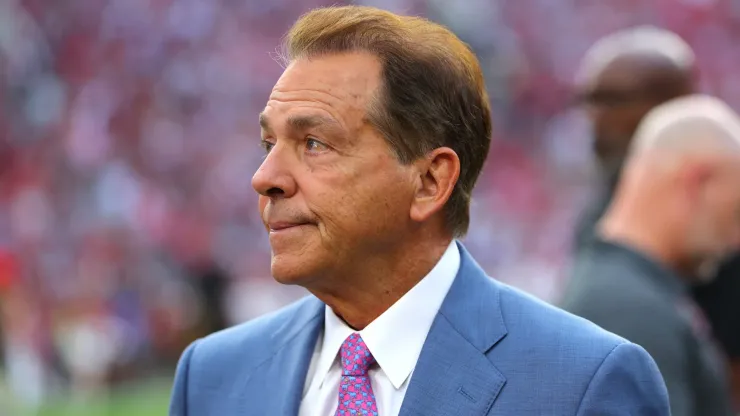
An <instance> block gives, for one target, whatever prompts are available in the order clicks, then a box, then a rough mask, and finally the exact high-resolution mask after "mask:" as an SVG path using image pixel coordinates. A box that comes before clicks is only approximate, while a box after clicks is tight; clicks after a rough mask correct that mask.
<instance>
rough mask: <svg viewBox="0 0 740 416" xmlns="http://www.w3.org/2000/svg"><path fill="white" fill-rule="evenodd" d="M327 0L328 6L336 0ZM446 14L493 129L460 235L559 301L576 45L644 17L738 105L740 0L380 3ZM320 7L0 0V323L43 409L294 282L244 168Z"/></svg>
mask: <svg viewBox="0 0 740 416" xmlns="http://www.w3.org/2000/svg"><path fill="white" fill-rule="evenodd" d="M331 3H336V2H331ZM356 3H363V4H367V5H373V6H379V7H383V8H386V9H389V10H392V11H396V12H403V13H406V14H422V15H426V16H428V17H430V18H432V19H433V20H436V21H439V22H441V23H443V24H446V25H448V26H449V27H450V28H451V29H453V30H454V31H455V32H456V33H458V35H459V36H460V37H461V38H462V39H463V40H465V41H466V42H468V43H469V44H470V45H471V46H472V47H473V49H474V50H475V51H476V53H477V54H478V56H479V57H480V60H481V62H482V64H483V66H484V68H485V72H486V75H487V78H488V89H489V92H490V96H491V100H492V103H493V109H494V122H495V137H494V145H493V146H492V150H491V155H490V157H489V159H488V163H487V167H486V170H485V173H484V175H483V176H482V178H481V181H480V183H479V186H478V188H477V193H476V195H475V199H474V204H473V207H472V210H473V212H472V224H473V226H472V227H471V232H470V234H469V235H468V236H467V238H466V241H467V244H468V246H469V248H470V249H471V251H472V252H473V253H474V254H477V257H478V258H479V259H483V260H484V263H483V266H484V268H486V270H487V271H488V272H489V274H491V275H492V276H495V277H496V278H499V279H500V280H502V281H505V282H507V283H511V284H513V285H515V286H519V287H521V288H524V289H525V290H527V291H530V292H532V293H534V294H535V295H537V296H539V297H542V298H544V299H546V300H554V299H556V298H557V296H558V293H559V288H560V287H561V286H562V277H561V276H562V275H563V271H564V269H565V268H566V267H567V262H568V259H569V256H570V241H571V239H572V236H573V228H574V223H575V221H576V219H577V217H578V214H579V212H580V209H581V208H582V207H583V206H584V205H585V204H586V202H587V201H588V198H589V196H590V191H589V190H590V185H591V184H592V182H593V179H594V174H593V172H594V170H593V168H592V166H591V161H590V133H589V126H588V124H587V122H586V121H585V119H584V116H583V114H581V113H580V112H579V111H578V110H576V109H574V108H572V107H571V106H570V104H571V102H570V97H571V91H570V85H571V82H572V79H573V76H574V72H575V69H576V66H577V64H578V61H579V59H580V58H581V56H582V55H583V53H584V52H585V50H586V49H587V48H588V47H589V46H590V45H591V44H592V43H593V41H594V40H596V39H597V38H599V37H601V36H603V35H605V34H607V33H609V32H612V31H614V30H616V29H619V28H622V27H626V26H630V25H635V24H642V23H652V24H657V25H660V26H663V27H666V28H668V29H670V30H673V31H675V32H677V33H679V34H680V35H682V36H683V37H684V38H685V39H686V40H687V41H688V42H689V43H690V44H691V45H692V46H693V47H694V48H695V50H696V52H697V56H698V60H699V66H700V70H701V75H702V80H703V84H702V85H703V88H704V90H705V91H706V92H710V93H713V94H717V95H719V96H720V97H722V98H724V99H726V100H727V101H728V102H730V103H731V104H733V105H735V106H736V108H738V107H740V77H738V76H737V74H736V68H738V67H739V66H740V48H737V47H736V46H735V45H734V41H733V39H737V38H738V36H740V3H738V2H734V1H732V0H651V1H645V0H561V1H551V0H508V1H507V0H466V1H457V2H450V1H444V0H374V1H363V2H356ZM324 4H326V2H322V1H319V0H273V1H257V0H247V1H233V0H76V1H70V2H62V1H53V0H4V1H0V308H1V310H2V315H1V316H2V319H1V320H0V327H1V330H0V333H1V334H2V340H3V341H2V350H3V353H4V362H5V366H4V368H5V373H6V379H7V381H8V382H9V384H10V385H11V386H12V387H13V388H15V389H16V391H15V394H16V395H18V396H19V397H23V398H25V400H27V401H29V402H38V401H40V400H42V399H43V397H44V396H45V395H47V394H49V393H50V392H51V391H53V390H55V389H62V388H66V387H69V386H71V387H72V388H73V391H74V392H76V393H79V394H83V395H84V394H91V393H93V394H94V393H96V392H97V391H98V389H99V388H100V387H101V386H106V385H109V384H110V383H114V382H117V381H120V380H129V379H132V378H136V377H142V376H145V375H148V374H151V373H152V372H153V371H155V372H156V371H157V369H158V368H159V367H160V366H163V367H164V368H167V369H168V371H169V369H170V368H171V367H168V366H171V365H173V363H174V362H175V360H176V359H177V357H178V356H179V354H180V353H181V351H182V349H183V347H184V346H185V345H187V344H188V343H189V342H190V341H192V340H193V339H194V338H195V337H197V336H201V335H203V334H205V333H208V332H210V331H213V330H216V329H219V328H222V327H224V326H226V325H230V324H233V323H236V322H241V321H244V320H246V319H248V318H251V317H254V316H256V315H259V314H261V313H263V312H265V311H268V310H271V309H274V308H276V307H277V306H280V305H283V304H285V303H287V302H289V301H290V300H292V299H295V298H297V297H299V296H301V295H302V293H303V292H302V291H301V290H300V289H296V288H290V287H281V286H278V285H277V284H274V283H273V282H272V281H271V278H270V276H269V246H268V245H267V239H266V238H265V236H264V235H263V233H264V230H263V228H262V224H261V221H260V218H259V215H258V212H257V209H256V194H255V192H254V191H253V190H252V187H251V183H250V180H251V176H252V174H253V172H254V171H255V169H256V167H257V166H258V164H259V162H260V160H261V157H262V155H263V151H262V150H261V149H260V148H259V146H258V145H259V126H258V125H257V123H256V114H257V113H258V112H259V111H260V110H261V108H262V106H263V105H264V102H265V101H266V98H267V96H268V94H269V91H270V88H271V87H272V85H273V84H274V82H275V80H276V79H277V77H278V76H279V74H280V73H281V70H282V68H281V67H280V66H279V65H278V63H277V62H276V60H275V59H274V58H275V56H276V54H279V49H278V46H279V43H280V38H281V36H282V34H283V33H284V32H285V31H286V30H287V29H288V28H289V26H290V24H291V23H292V22H293V21H294V20H295V18H296V17H297V16H298V15H299V14H301V13H302V12H304V11H306V10H308V9H310V8H311V7H315V6H320V5H324Z"/></svg>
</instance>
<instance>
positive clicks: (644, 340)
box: [562, 95, 740, 416]
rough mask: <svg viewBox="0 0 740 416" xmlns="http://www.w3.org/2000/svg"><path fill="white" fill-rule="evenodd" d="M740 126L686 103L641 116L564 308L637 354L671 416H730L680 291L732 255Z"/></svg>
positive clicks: (705, 335) (739, 242)
mask: <svg viewBox="0 0 740 416" xmlns="http://www.w3.org/2000/svg"><path fill="white" fill-rule="evenodd" d="M739 214H740V118H738V116H737V115H736V114H735V113H734V112H733V110H732V109H730V108H729V106H727V105H726V104H725V103H723V102H722V101H720V100H719V99H716V98H713V97H710V96H705V95H690V96H686V97H681V98H677V99H675V100H672V101H669V102H668V103H665V104H663V105H661V106H658V107H656V108H655V109H653V110H651V111H650V112H649V113H648V115H647V116H646V117H645V118H644V120H643V121H642V123H641V124H640V127H639V128H638V131H637V132H636V134H635V138H634V140H633V143H632V146H631V151H630V153H629V155H628V157H627V159H626V161H625V166H624V172H623V175H622V178H621V180H620V182H619V184H618V186H617V190H616V193H615V196H614V199H613V200H612V202H611V204H610V206H609V208H608V209H607V211H606V213H605V215H604V217H603V218H602V219H601V220H600V222H599V225H598V231H597V233H598V234H597V236H596V237H595V239H594V241H593V243H592V244H591V245H590V246H589V247H587V248H585V249H583V250H582V251H581V252H580V253H579V255H578V257H577V259H576V262H575V266H574V269H573V275H572V280H571V281H570V283H569V285H568V287H567V289H566V292H565V297H564V300H563V304H562V306H563V308H564V309H566V310H568V311H570V312H573V313H575V314H577V315H579V316H582V317H584V318H586V319H588V320H590V321H592V322H594V323H596V324H597V325H599V326H601V327H602V328H604V329H606V330H608V331H612V332H614V333H616V334H619V335H621V336H623V337H625V338H627V339H628V340H630V341H632V342H635V343H637V344H638V345H641V346H643V347H644V348H645V349H646V350H647V351H648V352H649V353H650V354H651V356H652V357H653V358H654V359H655V360H656V362H657V363H658V367H659V368H660V371H661V373H662V375H663V377H664V379H665V381H666V385H667V386H668V393H669V397H670V400H671V414H673V415H676V416H689V415H702V416H713V415H731V414H732V410H731V405H730V400H729V394H728V393H729V391H728V388H727V384H726V378H725V375H724V368H723V363H722V357H721V355H720V354H719V351H718V350H716V349H714V348H713V344H712V342H711V335H710V334H709V331H708V328H707V326H706V324H705V323H704V322H703V321H702V320H701V318H702V314H701V312H699V311H698V308H697V307H696V306H695V305H694V303H693V301H692V300H691V297H690V295H689V292H688V286H689V285H690V284H692V283H694V281H695V280H696V279H698V278H699V277H697V276H712V275H713V274H714V273H715V271H716V267H717V265H718V264H719V262H721V261H722V259H723V258H725V257H726V256H727V255H728V254H729V253H730V252H731V251H732V250H733V249H737V248H738V247H740V215H739Z"/></svg>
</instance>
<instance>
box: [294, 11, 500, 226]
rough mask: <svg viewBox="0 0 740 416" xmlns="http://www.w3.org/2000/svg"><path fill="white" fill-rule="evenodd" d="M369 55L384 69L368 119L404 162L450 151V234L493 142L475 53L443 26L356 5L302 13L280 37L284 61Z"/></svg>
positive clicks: (462, 220)
mask: <svg viewBox="0 0 740 416" xmlns="http://www.w3.org/2000/svg"><path fill="white" fill-rule="evenodd" d="M351 52H367V53H371V54H373V55H375V56H376V57H377V58H378V59H379V60H380V62H381V64H382V74H381V76H382V87H381V88H380V91H378V92H377V95H376V96H375V97H373V100H372V104H371V105H370V108H368V113H367V120H368V122H369V123H370V124H371V125H373V126H374V127H375V128H376V129H377V130H378V131H379V132H380V133H381V134H382V135H383V136H384V137H385V138H386V140H387V141H388V142H389V144H390V145H391V147H392V148H393V150H394V151H395V153H396V156H397V157H398V158H399V160H400V161H401V162H402V163H410V162H412V161H414V160H417V159H418V158H420V157H424V155H425V154H427V153H428V152H430V151H431V150H433V149H436V148H439V147H443V146H446V147H449V148H451V149H452V150H454V151H455V152H456V153H457V155H458V157H459V158H460V165H461V168H460V170H461V172H460V178H459V180H458V182H457V184H456V185H455V188H454V190H453V192H452V195H451V196H450V199H449V201H448V202H447V204H446V206H445V219H446V221H447V226H448V228H449V230H450V231H451V232H452V234H453V235H454V236H455V237H460V236H463V235H464V234H465V233H466V232H467V229H468V226H469V223H470V212H469V211H470V197H471V193H472V191H473V187H474V186H475V182H476V181H477V179H478V176H479V175H480V172H481V170H482V168H483V164H484V162H485V160H486V157H487V155H488V150H489V148H490V143H491V110H490V106H489V102H488V95H487V93H486V88H485V82H484V78H483V73H482V71H481V69H480V64H479V63H478V59H477V58H476V57H475V54H473V52H472V51H471V49H470V48H469V47H468V46H467V45H466V44H465V43H463V42H462V41H461V40H460V39H458V38H457V36H455V35H454V34H453V33H452V32H451V31H450V30H448V29H447V28H445V27H443V26H441V25H439V24H437V23H434V22H431V21H429V20H427V19H424V18H420V17H411V16H399V15H396V14H393V13H391V12H388V11H384V10H380V9H376V8H372V7H361V6H344V7H327V8H321V9H316V10H313V11H310V12H308V13H307V14H305V15H303V16H302V17H301V18H300V19H298V21H297V22H296V23H295V25H294V26H293V27H292V28H291V29H290V31H289V32H288V34H287V35H286V37H285V44H284V50H283V58H284V59H285V61H286V62H285V64H286V65H287V64H289V63H290V62H291V61H293V60H296V59H301V58H308V59H310V58H312V57H319V56H321V55H327V54H341V53H351Z"/></svg>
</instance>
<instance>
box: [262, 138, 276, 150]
mask: <svg viewBox="0 0 740 416" xmlns="http://www.w3.org/2000/svg"><path fill="white" fill-rule="evenodd" d="M260 147H261V148H262V149H264V150H265V153H270V150H272V148H273V147H275V143H271V142H268V141H267V140H265V139H262V141H261V142H260Z"/></svg>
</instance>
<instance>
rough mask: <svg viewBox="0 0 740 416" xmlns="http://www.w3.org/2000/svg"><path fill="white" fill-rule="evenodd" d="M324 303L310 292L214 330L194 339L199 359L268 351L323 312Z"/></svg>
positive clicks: (256, 355)
mask: <svg viewBox="0 0 740 416" xmlns="http://www.w3.org/2000/svg"><path fill="white" fill-rule="evenodd" d="M322 305H323V304H322V303H321V302H320V301H319V300H318V299H316V298H315V297H313V296H307V297H304V298H302V299H300V300H298V301H296V302H294V303H292V304H290V305H288V306H285V307H283V308H281V309H279V310H277V311H274V312H271V313H268V314H266V315H263V316H260V317H258V318H256V319H253V320H250V321H248V322H245V323H242V324H239V325H236V326H233V327H231V328H227V329H224V330H222V331H219V332H215V333H213V334H211V335H209V336H207V337H205V338H203V339H200V340H199V341H198V342H197V347H198V348H197V352H198V355H199V356H200V358H201V359H205V360H215V359H217V357H222V358H221V359H218V361H221V360H222V359H223V358H228V357H233V356H237V355H243V354H245V353H247V354H249V355H251V356H253V357H259V356H263V355H264V356H268V355H271V354H272V353H273V352H274V350H275V349H276V348H279V347H280V346H281V345H282V344H283V343H285V342H287V341H289V340H290V339H291V338H293V337H294V336H295V335H296V334H298V332H299V331H301V330H302V329H305V327H306V326H308V325H310V324H311V323H312V322H315V321H316V320H317V319H320V318H321V317H322V316H323V308H322V307H321V306H322Z"/></svg>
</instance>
